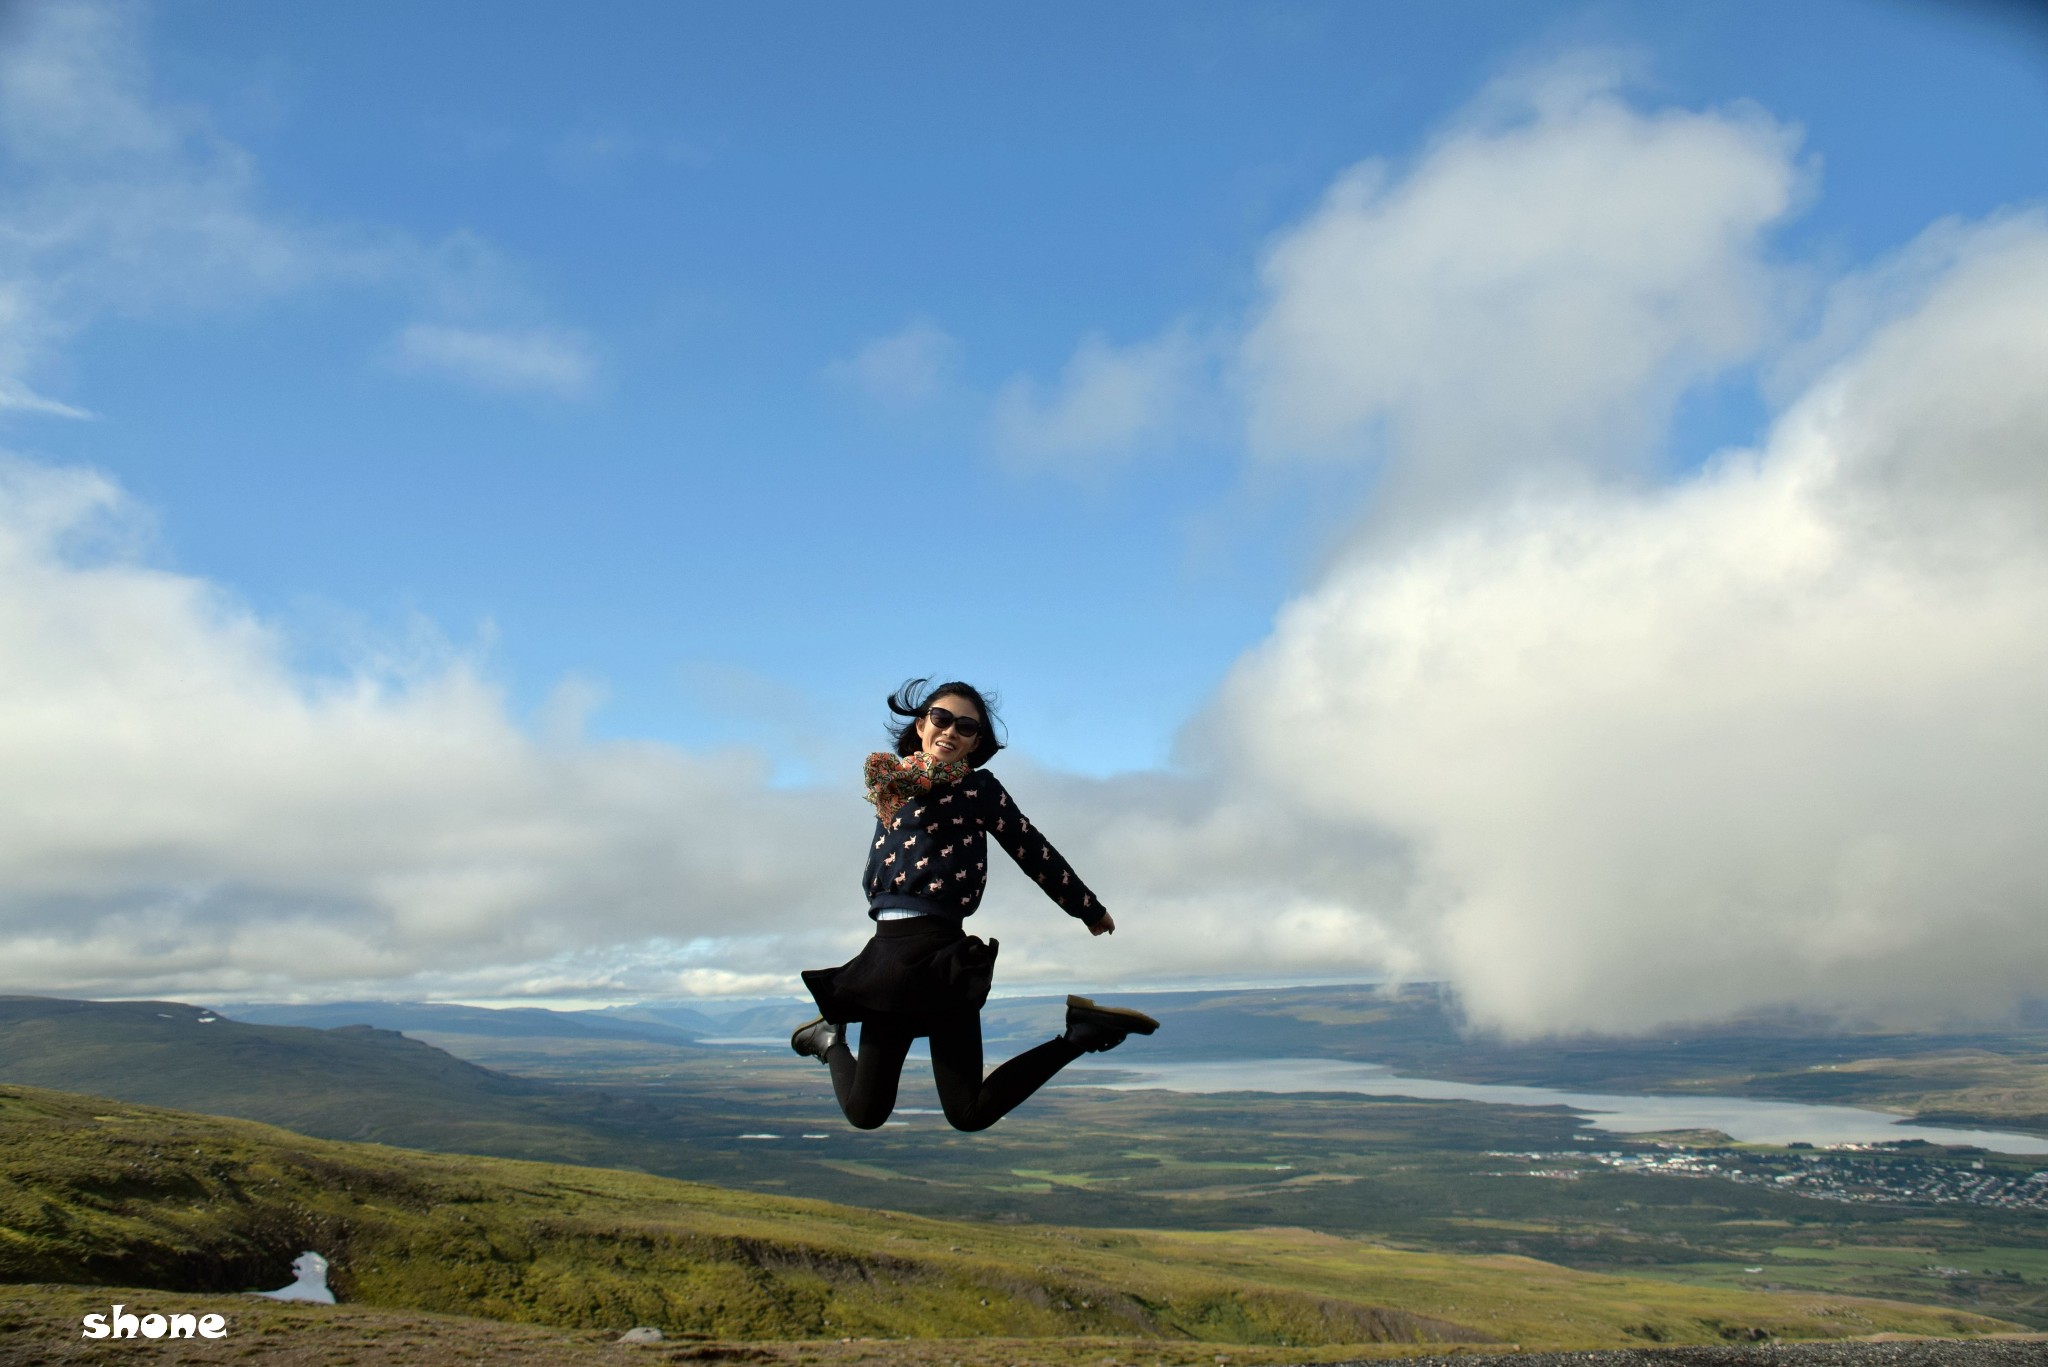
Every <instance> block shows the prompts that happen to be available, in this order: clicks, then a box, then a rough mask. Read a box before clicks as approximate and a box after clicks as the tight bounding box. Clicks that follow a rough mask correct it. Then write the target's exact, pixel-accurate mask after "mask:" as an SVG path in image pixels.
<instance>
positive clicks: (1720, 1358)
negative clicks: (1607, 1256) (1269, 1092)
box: [0, 1286, 2048, 1367]
mask: <svg viewBox="0 0 2048 1367" xmlns="http://www.w3.org/2000/svg"><path fill="white" fill-rule="evenodd" d="M115 1302H119V1303H121V1304H122V1305H124V1306H125V1307H126V1308H127V1311H128V1312H129V1313H131V1314H137V1315H141V1314H147V1313H149V1312H152V1311H154V1312H157V1313H160V1314H165V1315H170V1314H192V1315H203V1314H207V1313H218V1314H221V1315H224V1316H226V1317H227V1321H228V1324H227V1333H226V1335H225V1336H224V1337H222V1338H219V1339H213V1340H206V1339H196V1338H195V1339H169V1338H165V1339H156V1340H150V1339H143V1338H133V1339H88V1338H85V1337H83V1334H82V1319H83V1317H84V1316H85V1315H86V1314H88V1313H93V1312H98V1313H100V1314H105V1313H107V1312H108V1311H109V1309H110V1307H111V1306H112V1304H113V1303H115ZM1424 1351H1425V1350H1424V1349H1423V1348H1421V1347H1419V1346H1418V1347H1409V1348H1404V1347H1400V1346H1396V1345H1372V1346H1371V1347H1370V1348H1365V1347H1360V1348H1353V1349H1349V1350H1347V1349H1343V1348H1327V1349H1321V1350H1316V1351H1313V1352H1304V1351H1303V1350H1301V1349H1298V1348H1295V1349H1288V1348H1240V1347H1219V1346H1217V1345H1215V1344H1204V1343H1192V1342H1188V1341H1185V1340H1179V1341H1156V1342H1155V1341H1149V1340H1139V1339H899V1340H870V1339H860V1340H837V1341H831V1340H826V1341H816V1342H801V1343H736V1342H729V1341H727V1342H713V1341H710V1340H701V1339H673V1338H672V1339H665V1340H663V1341H660V1342H654V1343H621V1342H620V1341H619V1332H618V1331H617V1330H565V1329H549V1328H544V1327H540V1326H536V1325H518V1324H503V1323H499V1322H496V1321H492V1320H476V1319H464V1318H461V1317H458V1316H453V1315H429V1314H421V1313H416V1312H411V1311H402V1310H381V1309H377V1308H374V1307H369V1306H356V1305H349V1306H325V1305H285V1304H278V1303H276V1302H272V1301H266V1300H262V1299H259V1298H255V1297H238V1296H186V1295H174V1294H171V1293H168V1292H162V1291H114V1290H109V1289H107V1288H104V1287H74V1286H4V1287H0V1367H55V1365H56V1364H65V1365H66V1367H84V1365H85V1364H96V1363H121V1364H123V1365H124V1367H127V1365H128V1364H133V1367H155V1365H156V1364H165V1365H166V1367H168V1365H169V1364H181V1365H189V1367H210V1365H211V1364H235V1365H236V1367H248V1364H251V1363H260V1364H262V1365H263V1367H272V1364H276V1367H479V1365H480V1364H488V1367H658V1364H668V1363H707V1364H711V1363H731V1364H735V1365H736V1367H737V1365H738V1364H759V1365H760V1367H866V1365H867V1364H877V1365H885V1367H1287V1365H1291V1364H1304V1365H1308V1364H1313V1365H1314V1367H1330V1365H1331V1364H1336V1363H1353V1362H1356V1363H1375V1364H1380V1363H1386V1362H1388V1361H1390V1360H1394V1359H1400V1360H1404V1362H1405V1367H1450V1365H1451V1364H1456V1367H1486V1364H1498V1365H1499V1367H1566V1365H1567V1364H1569V1367H2048V1335H2029V1336H2024V1337H2010V1338H1986V1339H1969V1340H1957V1339H1944V1340H1927V1339H1895V1340H1888V1341H1871V1340H1852V1341H1844V1342H1836V1343H1798V1344H1758V1345H1745V1346H1741V1347H1727V1348H1661V1349H1623V1350H1619V1351H1612V1352H1572V1353H1506V1354H1503V1353H1501V1352H1500V1351H1499V1350H1498V1349H1493V1350H1483V1351H1473V1352H1453V1353H1448V1354H1446V1353H1444V1352H1443V1351H1442V1349H1441V1347H1438V1348H1437V1349H1436V1351H1435V1352H1434V1353H1431V1354H1429V1355H1427V1356H1422V1355H1421V1354H1423V1353H1424Z"/></svg>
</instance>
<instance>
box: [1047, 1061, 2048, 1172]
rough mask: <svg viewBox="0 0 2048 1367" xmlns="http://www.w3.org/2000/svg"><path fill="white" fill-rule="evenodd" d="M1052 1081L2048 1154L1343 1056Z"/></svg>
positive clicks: (1738, 1107) (1753, 1138)
mask: <svg viewBox="0 0 2048 1367" xmlns="http://www.w3.org/2000/svg"><path fill="white" fill-rule="evenodd" d="M1091 1074H1093V1075H1095V1076H1090V1075H1091ZM1055 1085H1063V1086H1068V1087H1111V1088H1116V1089H1119V1090H1145V1089H1158V1090H1161V1091H1168V1092H1195V1093H1213V1092H1275V1093H1283V1092H1350V1093H1354V1094H1356V1095H1359V1096H1398V1097H1414V1098H1418V1099H1420V1100H1425V1101H1483V1102H1487V1103H1489V1104H1491V1105H1495V1106H1564V1107H1568V1108H1569V1109H1571V1110H1573V1111H1576V1112H1579V1113H1580V1114H1582V1115H1584V1116H1585V1117H1586V1120H1587V1122H1588V1123H1589V1124H1591V1125H1592V1126H1593V1128H1595V1129H1598V1130H1606V1131H1608V1132H1610V1133H1614V1134H1641V1133H1644V1132H1646V1131H1661V1130H1719V1131H1721V1132H1722V1133H1723V1134H1725V1135H1727V1136H1728V1137H1729V1138H1731V1139H1735V1140H1739V1141H1741V1142H1744V1143H1751V1144H1790V1143H1794V1142H1804V1143H1808V1144H1816V1145H1818V1144H1870V1143H1881V1142H1885V1141H1892V1142H1897V1141H1899V1140H1904V1139H1924V1140H1927V1141H1928V1142H1929V1143H1934V1144H1972V1145H1975V1146H1977V1147H1979V1148H1984V1149H1990V1150H1991V1151H1993V1152H1994V1153H2013V1154H2048V1138H2042V1137H2040V1136H2038V1135H2028V1134H2013V1133H2008V1132H2005V1131H2000V1130H1970V1129H1960V1128H1950V1127H1949V1126H1946V1125H1918V1124H1911V1123H1907V1122H1903V1121H1901V1120H1900V1119H1899V1117H1897V1116H1895V1115H1889V1114H1887V1113H1886V1112H1884V1111H1870V1110H1864V1109H1862V1108H1861V1107H1857V1106H1816V1105H1809V1104H1807V1103H1804V1102H1798V1101H1753V1100H1750V1099H1748V1098H1746V1097H1733V1096H1623V1095H1612V1094H1608V1093H1604V1092H1565V1091H1559V1090H1557V1089H1555V1088H1551V1087H1518V1086H1511V1085H1507V1084H1502V1083H1486V1082H1445V1081H1442V1080H1440V1079H1437V1078H1424V1077H1400V1076H1398V1075H1397V1074H1395V1073H1394V1072H1393V1070H1392V1069H1389V1068H1384V1067H1381V1066H1379V1065H1378V1064H1371V1063H1347V1062H1344V1061H1342V1060H1340V1059H1319V1058H1277V1059H1219V1060H1215V1061H1208V1062H1196V1063H1181V1062H1165V1063H1152V1064H1140V1065H1135V1066H1133V1065H1127V1064H1111V1063H1109V1062H1106V1061H1105V1062H1102V1063H1093V1062H1081V1063H1076V1064H1073V1065H1071V1066H1070V1067H1068V1068H1067V1069H1066V1071H1065V1072H1063V1073H1062V1074H1060V1080H1059V1082H1057V1083H1055Z"/></svg>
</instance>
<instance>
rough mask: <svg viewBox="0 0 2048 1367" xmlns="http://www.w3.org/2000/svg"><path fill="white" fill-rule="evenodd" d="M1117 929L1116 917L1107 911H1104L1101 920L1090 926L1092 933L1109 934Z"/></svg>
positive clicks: (1089, 930) (1090, 932)
mask: <svg viewBox="0 0 2048 1367" xmlns="http://www.w3.org/2000/svg"><path fill="white" fill-rule="evenodd" d="M1115 929H1116V917H1114V916H1111V915H1110V914H1109V913H1108V912H1106V911H1105V912H1103V913H1102V919H1101V920H1099V921H1097V922H1095V923H1094V924H1093V925H1091V926H1089V927H1088V933H1089V934H1090V935H1107V934H1109V933H1110V932H1111V931H1113V930H1115Z"/></svg>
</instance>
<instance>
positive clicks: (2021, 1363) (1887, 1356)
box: [1322, 1338, 2048, 1367]
mask: <svg viewBox="0 0 2048 1367" xmlns="http://www.w3.org/2000/svg"><path fill="white" fill-rule="evenodd" d="M1425 1364H1427V1367H2043V1364H2048V1339H2040V1338H2025V1339H2004V1338H2000V1339H1897V1340H1891V1341H1879V1342H1872V1341H1869V1340H1852V1341H1849V1342H1844V1343H1769V1344H1750V1345H1744V1346H1742V1347H1739V1348H1736V1347H1730V1348H1621V1349H1616V1350H1614V1351H1612V1352H1601V1353H1483V1354H1481V1353H1454V1354H1451V1355H1450V1356H1447V1357H1426V1358H1408V1359H1406V1360H1405V1361H1404V1362H1403V1363H1402V1367H1425ZM1322 1367H1331V1364H1327V1363H1325V1364H1322ZM1357 1367H1386V1361H1385V1359H1378V1360H1374V1361H1371V1362H1362V1363H1359V1364H1357Z"/></svg>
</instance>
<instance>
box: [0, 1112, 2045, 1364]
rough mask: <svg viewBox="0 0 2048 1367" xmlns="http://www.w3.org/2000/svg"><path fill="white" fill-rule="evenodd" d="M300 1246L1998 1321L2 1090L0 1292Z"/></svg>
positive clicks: (859, 1307)
mask: <svg viewBox="0 0 2048 1367" xmlns="http://www.w3.org/2000/svg"><path fill="white" fill-rule="evenodd" d="M304 1248H312V1249H316V1250H318V1251H320V1252H322V1253H324V1254H326V1255H327V1256H328V1257H329V1258H330V1259H331V1260H332V1262H333V1265H334V1269H333V1274H332V1280H333V1284H334V1285H335V1287H336V1289H337V1290H338V1291H339V1292H340V1294H341V1295H342V1296H343V1297H344V1298H346V1299H348V1300H351V1301H356V1302H361V1303H367V1304H373V1305H381V1306H386V1307H393V1308H404V1309H413V1310H428V1311H439V1312H444V1313H456V1314H465V1315H476V1316H484V1317H489V1318H496V1319H502V1320H511V1321H523V1322H529V1323H541V1324H551V1325H557V1326H563V1327H574V1328H600V1327H602V1328H624V1327H627V1326H630V1325H634V1324H653V1325H658V1326H660V1327H662V1328H664V1329H666V1330H669V1331H670V1332H680V1333H697V1334H709V1335H713V1336H716V1337H719V1338H737V1339H807V1338H825V1337H840V1336H853V1337H905V1336H909V1337H919V1338H941V1337H974V1336H988V1335H994V1336H1007V1337H1071V1336H1099V1335H1107V1336H1141V1337H1147V1338H1171V1339H1192V1340H1202V1341H1208V1342H1216V1343H1243V1344H1280V1343H1286V1344H1289V1345H1295V1346H1302V1347H1312V1346H1315V1345H1328V1344H1340V1343H1347V1342H1375V1341H1377V1342H1387V1341H1406V1342H1419V1341H1436V1342H1474V1343H1477V1342H1487V1341H1495V1342H1498V1341H1514V1342H1519V1343H1522V1344H1523V1345H1524V1346H1537V1345H1550V1346H1575V1345H1594V1344H1603V1343H1606V1344H1612V1343H1625V1342H1631V1341H1633V1342H1644V1341H1658V1342H1674V1343H1683V1342H1711V1341H1716V1340H1721V1339H1725V1338H1731V1337H1748V1336H1752V1335H1755V1334H1769V1335H1774V1336H1779V1337H1837V1336H1842V1335H1846V1334H1858V1333H1870V1332H1874V1331H1878V1330H1889V1331H1899V1332H1908V1333H1936V1334H1953V1333H1970V1332H1982V1331H1987V1330H1992V1329H1997V1328H2001V1327H2005V1326H2001V1325H2000V1324H1999V1323H1998V1322H1996V1321H1992V1320H1987V1319H1984V1318H1981V1317H1978V1316H1971V1315H1965V1314H1960V1313H1956V1312H1947V1311H1936V1310H1929V1309H1927V1308H1924V1307H1918V1306H1906V1305H1896V1304H1890V1303H1885V1302H1876V1301H1856V1300H1852V1299H1849V1298H1845V1297H1825V1296H1804V1295H1802V1296H1779V1295H1770V1294H1767V1293H1759V1292H1742V1291H1727V1290H1718V1289H1711V1288H1692V1287H1682V1286H1677V1285H1674V1284H1671V1283H1666V1282H1656V1281H1647V1280H1638V1279H1627V1278H1617V1277H1605V1276H1596V1275H1590V1274H1585V1273H1579V1272H1573V1271H1569V1270H1567V1269H1564V1268H1559V1267H1554V1266H1551V1265H1549V1264H1545V1263H1538V1262H1535V1261H1532V1260H1529V1259H1520V1258H1457V1257H1451V1256H1442V1255H1429V1254H1415V1253H1404V1252H1396V1251H1393V1250H1388V1249H1382V1248H1376V1247H1372V1246H1369V1245H1365V1244H1361V1243H1357V1242H1354V1241H1350V1240H1344V1239H1336V1238H1332V1237H1329V1236H1322V1235H1314V1234H1309V1233H1306V1232H1302V1231H1267V1232H1255V1233H1246V1234H1229V1235H1212V1234H1199V1235H1198V1234H1176V1233H1161V1232H1142V1233H1140V1232H1114V1231H1101V1230H1086V1231H1082V1230H1068V1229H1057V1228H1043V1227H1039V1228H1022V1229H1020V1228H1016V1227H1005V1226H984V1225H969V1224H961V1223H955V1222H948V1221H940V1220H930V1219H921V1218H915V1217H910V1216H904V1215H896V1214H892V1213H889V1212H880V1211H869V1210H861V1209H857V1208H853V1207H846V1206H835V1205H830V1204H827V1203H825V1202H818V1201H803V1200H795V1199H790V1198H781V1197H770V1196H761V1195H756V1194H753V1193H746V1192H737V1191H729V1190H724V1189H721V1188H716V1187H707V1186H702V1185H698V1184H693V1183H685V1182H678V1181H672V1180H668V1179H663V1178H654V1177H647V1176H643V1175H639V1174H633V1173H623V1172H613V1171H605V1170H600V1169H590V1168H573V1167H565V1166H559V1165H551V1164H538V1163H521V1162H513V1161H507V1160H498V1159H477V1158H462V1157H456V1156H451V1155H440V1154H425V1153H417V1152H408V1151H405V1150H398V1149H389V1148H383V1147H380V1146H371V1145H358V1144H347V1143H340V1142H334V1141H327V1140H316V1139H308V1138H305V1137H303V1136H300V1135H295V1134H292V1133H289V1132H286V1131H282V1130H277V1129H272V1128H270V1127H268V1126H262V1125H256V1124H252V1123H249V1122H244V1121H234V1120H220V1119H215V1118H211V1117H204V1116H196V1115H189V1114H183V1113H179V1112H174V1111H167V1110H159V1109H155V1108H150V1107H142V1106H136V1105H130V1104H124V1103H119V1102H108V1101H104V1100H100V1099H97V1098H93V1097H82V1096H76V1095H70V1094H64V1093H57V1092H49V1091H43V1090H40V1089H33V1088H22V1087H0V1281H11V1282H65V1283H90V1284H101V1285H122V1286H130V1287H137V1286H140V1287H156V1288H161V1289H165V1290H180V1291H216V1292H219V1291H234V1290H245V1289H247V1288H249V1287H253V1286H264V1285H277V1284H281V1283H282V1281H283V1280H285V1279H286V1277H285V1268H286V1267H287V1265H288V1264H289V1262H290V1260H291V1258H292V1256H293V1255H294V1254H296V1253H297V1252H298V1251H299V1250H301V1249H304Z"/></svg>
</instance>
